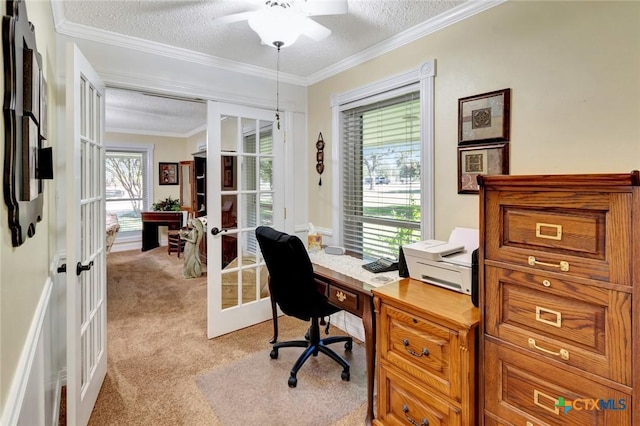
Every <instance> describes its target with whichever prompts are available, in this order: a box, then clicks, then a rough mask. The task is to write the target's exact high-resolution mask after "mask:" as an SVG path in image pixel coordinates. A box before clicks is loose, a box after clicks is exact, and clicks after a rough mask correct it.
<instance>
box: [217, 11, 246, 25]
mask: <svg viewBox="0 0 640 426" xmlns="http://www.w3.org/2000/svg"><path fill="white" fill-rule="evenodd" d="M254 13H255V11H250V12H241V13H234V14H232V15H226V16H220V17H219V18H215V19H214V20H213V21H212V22H213V23H215V24H231V23H233V22H239V21H246V20H247V19H249V17H251V15H253V14H254Z"/></svg>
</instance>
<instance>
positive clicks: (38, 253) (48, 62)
mask: <svg viewBox="0 0 640 426" xmlns="http://www.w3.org/2000/svg"><path fill="white" fill-rule="evenodd" d="M0 8H2V10H3V11H4V10H6V2H5V1H0ZM27 14H28V17H29V21H31V22H32V23H33V25H34V27H35V31H36V44H37V48H38V51H39V52H40V54H41V55H42V66H43V72H44V75H45V79H46V80H47V83H48V91H47V95H48V108H47V111H48V134H49V136H50V139H51V140H50V141H49V142H48V143H47V144H45V146H46V145H51V146H53V147H54V155H55V149H56V148H55V147H56V141H55V136H54V135H56V134H57V128H56V123H57V118H56V111H57V107H58V99H57V97H56V92H57V88H56V73H55V70H56V54H55V36H54V29H53V17H52V14H51V5H50V4H49V2H39V1H31V2H28V3H27ZM1 79H2V80H0V87H2V88H3V89H2V90H3V91H4V76H3V77H1ZM0 134H2V135H4V119H3V120H0ZM3 140H4V139H3ZM0 158H2V159H3V161H4V143H0ZM3 178H4V177H3ZM56 178H57V179H59V177H57V176H56ZM62 178H64V177H62ZM3 185H4V180H3ZM54 190H55V185H54V183H53V181H45V187H44V211H43V217H42V221H41V222H39V223H38V224H37V226H36V233H35V235H34V237H33V238H28V239H27V241H26V242H25V243H24V244H23V245H21V246H20V247H13V246H12V244H11V234H10V232H9V230H8V226H7V214H8V211H7V206H6V204H5V202H4V199H3V200H2V202H0V205H1V207H0V407H4V405H5V403H6V401H7V392H8V390H9V388H10V386H11V382H12V380H13V378H14V377H13V376H14V373H15V371H16V367H17V364H18V360H19V358H20V354H21V352H22V350H23V347H24V345H25V343H26V338H27V334H28V331H29V327H30V326H31V323H32V321H33V320H34V314H35V310H36V307H37V305H38V301H39V299H40V296H41V294H42V291H43V288H44V285H45V283H46V280H47V277H48V272H49V262H50V259H52V258H53V249H54V247H55V239H54V235H53V233H54V232H55V226H54V225H53V224H55V220H56V217H55V209H54V208H52V204H53V202H54V201H53V200H54V194H53V191H54ZM0 412H2V409H0Z"/></svg>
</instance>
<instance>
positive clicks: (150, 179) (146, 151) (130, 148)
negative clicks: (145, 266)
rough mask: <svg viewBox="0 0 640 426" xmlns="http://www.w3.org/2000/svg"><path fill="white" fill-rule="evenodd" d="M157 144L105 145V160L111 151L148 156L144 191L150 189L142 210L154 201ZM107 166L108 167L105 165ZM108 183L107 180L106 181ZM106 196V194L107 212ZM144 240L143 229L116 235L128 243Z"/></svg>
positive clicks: (119, 240) (144, 171) (146, 208)
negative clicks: (154, 159) (155, 151)
mask: <svg viewBox="0 0 640 426" xmlns="http://www.w3.org/2000/svg"><path fill="white" fill-rule="evenodd" d="M154 149H155V145H154V144H139V143H138V144H131V145H127V144H108V145H105V161H106V157H107V154H108V153H109V152H114V151H115V152H135V153H141V154H142V155H143V156H146V161H147V167H146V170H143V173H144V174H145V176H143V181H144V183H143V185H144V186H143V191H144V189H148V190H147V191H146V192H145V194H144V196H143V202H142V210H143V211H144V210H148V209H150V208H151V204H152V203H153V201H152V200H153V199H154V197H153V192H154V185H155V181H154V168H153V165H154V162H153V154H154ZM103 167H104V166H103ZM105 168H106V167H105ZM105 184H106V182H105ZM106 205H107V203H106V196H105V214H106ZM136 241H142V232H141V231H128V232H124V231H123V232H118V235H117V236H116V240H115V242H117V243H128V242H136Z"/></svg>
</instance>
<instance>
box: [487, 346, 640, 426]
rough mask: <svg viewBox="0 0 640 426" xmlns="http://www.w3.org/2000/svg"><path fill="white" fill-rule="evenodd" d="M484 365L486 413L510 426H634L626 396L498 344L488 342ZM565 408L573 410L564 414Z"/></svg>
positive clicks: (628, 400) (628, 399)
mask: <svg viewBox="0 0 640 426" xmlns="http://www.w3.org/2000/svg"><path fill="white" fill-rule="evenodd" d="M484 362H485V369H484V371H485V389H484V402H485V409H486V410H487V411H489V412H490V413H493V414H494V415H496V416H497V417H499V418H500V419H504V420H505V423H506V424H513V425H526V424H527V422H530V424H532V425H558V426H560V425H608V426H628V425H631V414H632V413H633V406H632V400H631V396H630V395H628V394H625V393H623V392H620V391H616V390H614V389H611V388H609V387H607V386H604V385H602V384H600V383H597V382H594V381H592V380H589V379H587V378H585V377H582V376H579V375H576V374H572V373H570V372H568V371H567V370H565V369H561V368H556V367H553V366H551V365H550V364H549V363H547V362H541V361H538V360H534V359H532V358H531V357H530V356H528V355H525V354H522V353H520V352H517V351H515V350H511V349H508V348H506V347H505V346H503V345H500V344H496V343H494V342H486V344H485V361H484ZM481 394H482V393H481ZM594 401H595V403H596V404H601V403H600V402H598V401H604V402H603V404H607V406H606V407H607V409H602V406H600V405H599V406H598V407H599V408H600V409H596V408H594V405H593V404H594ZM567 405H569V406H573V407H575V408H571V409H569V410H568V411H566V412H565V410H564V409H563V407H564V406H567Z"/></svg>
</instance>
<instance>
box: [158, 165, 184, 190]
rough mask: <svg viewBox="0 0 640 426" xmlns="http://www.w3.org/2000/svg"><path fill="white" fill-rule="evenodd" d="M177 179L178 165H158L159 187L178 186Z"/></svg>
mask: <svg viewBox="0 0 640 426" xmlns="http://www.w3.org/2000/svg"><path fill="white" fill-rule="evenodd" d="M178 179H179V174H178V163H158V184H159V185H178V184H179V183H180V181H179V180H178Z"/></svg>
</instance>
